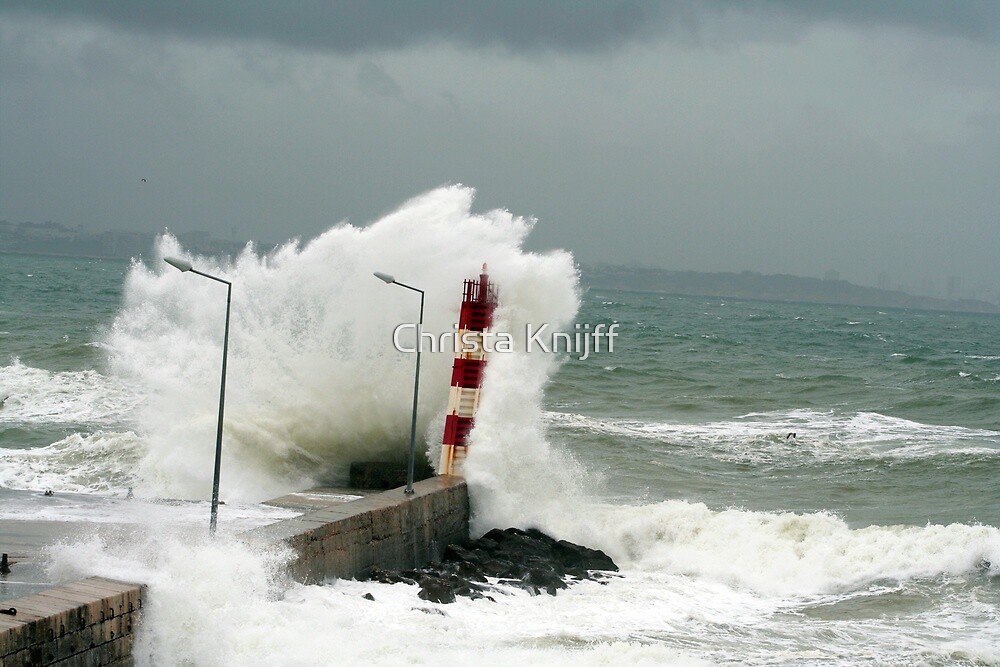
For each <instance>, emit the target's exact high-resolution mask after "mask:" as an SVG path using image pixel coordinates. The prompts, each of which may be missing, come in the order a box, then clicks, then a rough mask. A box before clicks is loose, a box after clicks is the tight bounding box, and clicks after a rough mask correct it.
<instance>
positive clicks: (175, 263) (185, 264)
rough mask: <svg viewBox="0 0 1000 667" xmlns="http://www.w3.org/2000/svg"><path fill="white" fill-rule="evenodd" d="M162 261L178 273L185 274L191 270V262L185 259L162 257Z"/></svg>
mask: <svg viewBox="0 0 1000 667" xmlns="http://www.w3.org/2000/svg"><path fill="white" fill-rule="evenodd" d="M163 261H164V262H166V263H167V264H169V265H170V266H172V267H174V268H175V269H177V270H178V271H183V272H186V271H190V270H191V262H189V261H187V260H186V259H177V258H176V257H164V258H163Z"/></svg>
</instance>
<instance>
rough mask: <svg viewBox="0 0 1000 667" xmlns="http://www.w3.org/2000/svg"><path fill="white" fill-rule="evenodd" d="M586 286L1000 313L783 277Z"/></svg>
mask: <svg viewBox="0 0 1000 667" xmlns="http://www.w3.org/2000/svg"><path fill="white" fill-rule="evenodd" d="M581 277H582V281H583V283H584V284H585V285H588V286H590V287H591V288H594V289H602V288H603V289H620V290H630V291H641V292H663V293H667V294H685V295H691V296H711V297H723V298H729V299H757V300H762V301H796V302H806V303H828V304H839V305H847V306H872V307H877V308H912V309H917V310H939V311H949V312H965V313H1000V306H998V305H996V304H993V303H988V302H986V301H979V300H976V299H939V298H935V297H929V296H915V295H913V294H907V293H906V292H899V291H895V290H884V289H877V288H875V287H862V286H860V285H855V284H853V283H849V282H847V281H846V280H820V279H819V278H803V277H800V276H790V275H786V274H776V275H764V274H760V273H754V272H752V271H743V272H742V273H700V272H697V271H668V270H666V269H652V268H634V267H625V266H615V265H610V264H590V265H584V266H581Z"/></svg>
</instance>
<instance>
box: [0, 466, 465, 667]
mask: <svg viewBox="0 0 1000 667" xmlns="http://www.w3.org/2000/svg"><path fill="white" fill-rule="evenodd" d="M413 490H414V493H413V494H409V495H408V494H405V493H404V490H403V488H398V489H393V490H391V491H385V492H383V493H378V494H374V495H370V496H367V497H364V498H360V499H358V500H353V501H350V502H344V503H341V504H334V505H330V506H327V507H324V508H323V509H320V510H316V511H313V512H308V513H306V514H303V515H302V516H299V517H295V518H293V519H287V520H285V521H279V522H278V523H274V524H271V525H268V526H263V527H261V528H256V529H254V530H251V531H249V532H247V533H246V536H247V537H248V538H249V539H251V540H259V541H260V542H261V543H263V544H274V543H276V542H283V543H285V544H287V545H288V546H290V547H291V548H292V549H293V550H294V551H295V553H296V555H297V558H296V559H295V560H294V561H293V562H292V563H291V564H290V566H289V567H290V574H291V575H292V576H293V577H294V578H295V579H297V580H298V581H301V582H304V583H318V582H321V581H323V580H326V579H332V578H341V579H351V578H356V577H362V576H364V575H366V574H368V573H369V572H371V571H372V569H373V568H375V567H379V568H381V569H385V570H405V569H410V568H414V567H419V566H421V565H424V564H426V563H429V562H432V561H435V560H438V559H440V558H441V556H442V554H443V553H444V549H445V547H447V546H448V545H449V544H452V543H456V542H462V541H464V540H466V539H468V536H469V491H468V487H467V486H466V484H465V480H463V479H462V478H460V477H450V476H442V477H432V478H431V479H427V480H423V481H420V482H417V483H415V484H414V485H413ZM143 594H144V587H143V586H141V585H139V584H133V583H127V582H121V581H114V580H111V579H104V578H101V577H90V578H88V579H83V580H81V581H77V582H74V583H72V584H67V585H65V586H58V587H55V588H50V589H48V590H45V591H42V592H40V593H36V594H35V595H30V596H28V597H23V598H18V599H16V600H8V601H5V602H3V603H0V609H8V608H10V607H13V608H15V609H16V610H17V614H16V615H14V616H9V615H3V614H0V666H2V667H38V666H40V665H59V666H60V667H94V666H97V665H111V666H114V667H124V666H126V665H131V664H132V644H133V638H134V632H135V631H136V629H137V627H138V622H139V615H140V613H141V609H142V599H143Z"/></svg>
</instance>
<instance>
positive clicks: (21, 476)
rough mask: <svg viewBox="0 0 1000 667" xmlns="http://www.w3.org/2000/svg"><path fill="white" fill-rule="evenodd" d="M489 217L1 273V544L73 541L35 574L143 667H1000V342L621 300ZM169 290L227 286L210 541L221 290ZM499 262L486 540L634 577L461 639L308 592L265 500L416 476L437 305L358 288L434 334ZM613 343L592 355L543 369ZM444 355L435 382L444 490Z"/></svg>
mask: <svg viewBox="0 0 1000 667" xmlns="http://www.w3.org/2000/svg"><path fill="white" fill-rule="evenodd" d="M474 195H475V193H474V191H473V190H472V189H471V188H468V187H464V186H458V185H455V186H447V187H442V188H438V189H436V190H432V191H430V192H427V193H424V194H422V195H420V196H418V197H415V198H414V199H412V200H410V201H408V202H405V203H403V204H402V205H401V206H400V207H399V208H398V209H397V210H395V211H393V212H391V213H389V214H388V215H386V216H384V217H383V218H381V219H379V220H376V221H373V222H371V223H370V224H367V225H365V226H353V225H350V224H347V223H338V224H333V225H331V227H330V229H329V230H327V231H326V232H325V233H323V234H321V235H320V236H318V237H316V238H314V239H311V240H305V241H303V240H293V241H290V242H288V243H286V244H284V245H282V246H279V247H275V248H260V247H255V246H253V245H248V246H247V248H246V250H245V251H244V252H243V253H242V254H241V255H240V256H238V257H236V258H216V257H201V256H197V255H192V254H191V253H190V252H189V251H188V250H187V249H185V248H184V247H182V246H181V244H180V243H179V242H178V241H177V240H176V239H175V238H174V237H172V236H170V235H169V234H164V235H163V236H162V237H161V238H160V239H159V240H158V241H157V243H156V246H155V247H152V248H150V250H149V255H148V256H144V257H138V258H135V259H133V260H132V261H131V262H119V261H111V260H97V259H87V258H75V257H42V256H27V255H15V254H0V275H2V276H3V279H2V281H0V399H3V398H4V397H6V398H5V400H4V401H3V405H2V407H0V525H6V526H10V525H14V524H13V523H12V522H20V521H23V522H34V523H35V524H37V523H38V522H52V525H53V526H55V527H57V528H58V527H60V526H75V527H76V528H77V529H78V530H76V531H69V532H68V533H67V536H66V537H64V538H61V539H59V540H57V541H56V542H55V543H54V544H52V545H51V546H49V547H47V548H46V549H45V550H44V552H43V553H42V554H41V555H40V556H39V560H40V562H41V564H42V565H41V566H42V567H43V568H44V570H45V572H46V575H47V576H48V577H49V578H50V579H51V580H53V581H69V580H72V579H74V578H77V577H80V576H87V575H102V576H111V577H115V578H120V579H127V580H136V581H142V582H145V583H146V584H147V585H148V586H149V595H148V603H147V605H146V607H145V609H144V618H143V622H142V625H141V628H140V630H139V636H138V640H137V644H136V659H137V663H138V664H140V665H197V666H201V665H205V666H229V665H290V666H296V665H340V664H343V665H360V664H365V665H435V666H441V665H469V664H477V665H478V664H482V665H519V666H523V665H555V666H558V665H769V666H770V665H934V666H937V665H970V666H971V665H1000V317H997V316H995V315H981V314H958V313H940V312H925V311H915V310H897V309H888V308H886V309H878V308H870V307H857V306H843V305H819V304H809V303H776V302H767V301H741V300H734V299H726V298H718V297H698V296H681V295H673V294H660V293H656V292H640V291H619V290H609V289H602V288H600V287H599V286H591V285H588V284H587V282H586V280H585V278H581V275H580V273H579V270H578V267H577V264H576V262H575V260H574V258H573V256H572V255H571V254H570V253H568V252H566V251H562V250H555V251H550V252H530V251H528V250H526V249H525V247H524V246H525V242H526V240H527V239H528V238H529V235H530V233H531V231H532V229H533V228H534V227H535V226H536V225H544V224H545V221H544V220H543V221H536V220H533V219H531V218H526V217H520V216H517V215H514V214H512V213H510V212H508V211H504V210H495V211H485V212H483V211H478V210H477V209H476V206H475V200H474ZM166 256H180V257H185V258H188V259H189V260H190V261H191V262H192V263H193V264H194V265H195V267H196V268H198V269H199V270H201V271H203V272H206V273H209V274H211V275H215V276H218V277H223V278H225V279H226V280H231V281H232V283H233V300H232V330H231V339H230V347H229V366H228V375H227V389H226V391H227V393H226V417H225V423H224V456H223V461H222V482H221V498H222V500H223V502H224V504H223V505H222V506H221V507H220V528H219V532H218V534H217V535H216V536H215V537H214V538H213V537H210V536H209V534H208V530H207V528H208V525H207V524H208V513H209V504H208V499H209V497H210V493H211V479H212V464H213V457H214V445H215V428H216V420H217V418H218V399H219V383H220V379H221V378H220V370H221V368H220V367H221V354H222V335H223V327H224V318H225V307H226V306H225V287H224V286H222V285H220V284H219V283H217V282H215V281H211V280H207V279H205V278H203V277H200V276H198V275H196V274H193V273H181V272H179V271H177V270H175V269H174V268H172V267H171V266H170V265H168V264H166V263H164V262H163V261H162V259H163V257H166ZM484 263H485V264H486V266H487V268H486V270H487V271H488V273H489V275H490V278H491V280H492V281H493V282H494V283H495V285H496V287H497V291H498V295H499V306H498V309H497V311H496V313H495V317H494V330H495V331H498V332H505V333H506V334H507V338H508V340H509V345H508V346H507V347H506V348H505V349H497V350H495V351H494V352H493V353H491V354H490V356H489V361H488V365H487V372H486V376H485V380H484V385H483V388H482V395H481V403H480V407H479V411H478V413H477V418H476V425H475V429H474V430H473V432H472V436H471V441H470V449H469V457H468V459H467V461H466V463H465V470H464V474H465V477H466V479H467V481H468V483H469V487H470V493H471V498H472V501H471V502H472V513H473V514H472V532H473V534H474V535H479V534H482V533H484V532H486V531H487V530H489V529H490V528H494V527H501V528H504V527H509V526H517V527H522V528H528V527H535V528H539V529H541V530H543V531H545V532H547V533H549V534H550V535H553V536H554V537H557V538H560V539H567V540H571V541H573V542H577V543H580V544H584V545H586V546H589V547H592V548H598V549H602V550H604V551H605V552H607V553H608V554H609V555H610V556H611V557H612V558H613V559H614V560H615V561H616V563H617V564H618V565H619V568H620V570H619V572H618V573H615V574H613V575H612V576H609V577H608V578H607V579H604V580H601V581H582V582H579V583H576V584H574V585H572V586H570V587H569V588H568V589H567V590H562V591H559V593H558V595H556V596H548V595H544V594H543V595H537V596H533V595H531V594H529V592H527V591H524V590H521V589H519V588H506V587H504V586H502V585H498V591H499V592H498V594H496V595H494V596H493V597H494V600H492V601H491V600H475V601H473V600H469V599H465V598H459V599H458V601H457V602H455V603H454V604H448V605H438V604H434V603H430V602H425V601H423V600H421V599H419V598H418V597H417V594H416V593H417V591H416V589H415V587H413V586H409V585H407V584H379V583H373V582H358V581H340V580H336V581H329V582H326V583H325V584H324V585H309V586H307V585H302V584H298V583H295V582H292V581H289V580H288V578H287V577H286V576H285V575H284V574H283V572H284V569H283V567H284V564H285V563H286V562H287V560H288V559H289V558H290V555H289V554H288V553H287V552H285V551H283V550H282V549H280V548H278V547H275V548H274V549H273V550H272V551H264V552H262V551H261V550H260V549H259V548H255V547H252V546H250V545H248V544H246V543H245V542H243V541H242V540H241V538H240V531H241V530H242V529H244V528H247V527H250V526H255V525H263V524H266V523H269V522H271V521H276V520H278V519H281V518H286V517H287V516H291V515H292V514H294V513H293V512H290V511H289V510H283V509H279V508H276V507H271V506H269V505H265V504H262V502H263V501H265V500H267V499H269V498H273V497H275V496H278V495H281V494H283V493H287V492H291V491H297V490H302V489H306V488H309V487H311V486H315V485H318V484H326V485H338V484H339V485H343V484H346V481H347V470H348V467H349V465H350V463H351V462H352V461H358V460H403V458H404V457H405V452H406V448H407V445H408V438H409V426H410V418H411V407H412V405H411V400H412V394H411V392H412V389H413V373H414V355H413V354H412V353H411V352H407V351H400V350H397V349H396V346H394V342H393V331H394V329H395V328H396V327H397V326H398V325H400V324H406V323H412V322H414V321H415V319H416V318H417V312H418V308H419V297H418V296H417V295H416V294H415V293H413V292H411V291H409V290H405V289H401V288H399V287H398V286H396V285H386V284H384V283H383V282H381V281H379V280H377V279H376V278H375V277H373V276H372V273H373V272H374V271H384V272H388V273H392V274H393V275H395V276H396V278H397V279H398V280H399V281H400V282H403V283H406V284H408V285H412V286H416V287H418V288H419V289H422V290H424V292H425V294H426V312H425V316H424V330H425V331H426V332H430V333H431V334H433V335H438V334H447V333H449V332H454V329H455V322H456V320H457V314H458V306H459V303H460V300H461V288H462V281H463V280H464V279H465V278H471V277H475V276H477V275H478V274H479V273H480V272H481V271H482V265H483V264H484ZM612 325H614V327H613V330H614V331H615V333H616V334H617V335H616V336H615V337H614V338H613V339H609V338H608V337H607V336H592V337H591V339H590V349H589V351H588V352H587V354H586V355H585V354H583V353H582V350H581V349H580V348H579V347H578V346H575V345H570V346H566V345H563V346H562V347H559V346H556V348H557V349H552V346H551V345H546V344H544V343H545V342H546V341H545V338H544V337H538V336H536V337H535V338H534V339H532V334H533V333H537V331H538V330H539V329H540V328H542V327H543V326H544V329H543V331H544V332H546V334H547V333H548V332H553V331H560V332H567V333H569V334H571V335H575V334H576V333H580V332H583V333H590V334H595V333H601V332H606V331H608V330H609V329H612ZM611 340H613V349H609V342H611ZM397 342H398V341H397ZM539 342H541V343H542V344H539ZM597 343H599V347H598V346H597ZM401 347H406V346H401ZM567 347H568V349H567ZM452 356H453V355H452V351H451V350H447V349H445V350H441V349H437V350H434V351H430V350H428V351H426V353H425V354H423V355H422V365H421V370H420V372H421V376H420V390H421V393H420V400H419V404H418V427H419V431H418V432H419V434H420V442H419V449H420V455H421V456H423V455H427V456H428V457H429V458H430V460H431V461H436V456H437V452H438V448H439V444H438V443H439V442H440V438H441V433H442V429H443V421H444V417H443V415H444V411H445V408H446V405H447V397H448V385H449V381H450V369H451V362H452ZM584 357H585V358H584ZM46 491H51V492H52V494H51V495H46V493H45V492H46ZM2 540H3V537H2V536H0V541H2ZM15 567H16V566H15ZM15 573H16V569H15ZM366 594H370V597H373V598H374V599H373V600H370V599H367V598H366V597H364V596H365V595H366Z"/></svg>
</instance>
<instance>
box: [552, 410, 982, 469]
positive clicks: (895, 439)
mask: <svg viewBox="0 0 1000 667" xmlns="http://www.w3.org/2000/svg"><path fill="white" fill-rule="evenodd" d="M545 418H546V421H547V422H548V423H550V424H552V425H554V426H557V427H560V428H566V429H569V430H571V431H572V430H581V431H585V432H593V433H605V434H611V435H615V436H624V437H628V438H639V439H644V440H655V441H657V442H663V443H666V444H667V445H671V446H681V447H686V448H693V451H695V452H696V453H698V454H699V455H704V456H711V457H713V458H717V459H719V460H724V461H741V462H746V461H756V462H773V461H780V462H784V463H794V462H796V461H800V460H809V461H841V460H858V459H869V458H925V457H933V456H941V455H959V454H962V455H977V456H1000V437H998V435H997V433H996V432H995V431H990V430H985V429H973V428H966V427H962V426H947V425H935V424H921V423H919V422H914V421H910V420H907V419H901V418H898V417H889V416H886V415H881V414H878V413H875V412H854V413H841V412H835V411H828V412H819V411H815V410H786V411H779V412H768V413H751V414H746V415H742V416H740V417H737V418H735V419H729V420H722V421H717V422H705V423H697V424H687V423H676V422H658V421H638V420H617V419H600V418H595V417H589V416H585V415H579V414H572V413H560V412H547V413H546V414H545ZM790 433H794V434H795V437H793V438H792V437H789V434H790Z"/></svg>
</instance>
